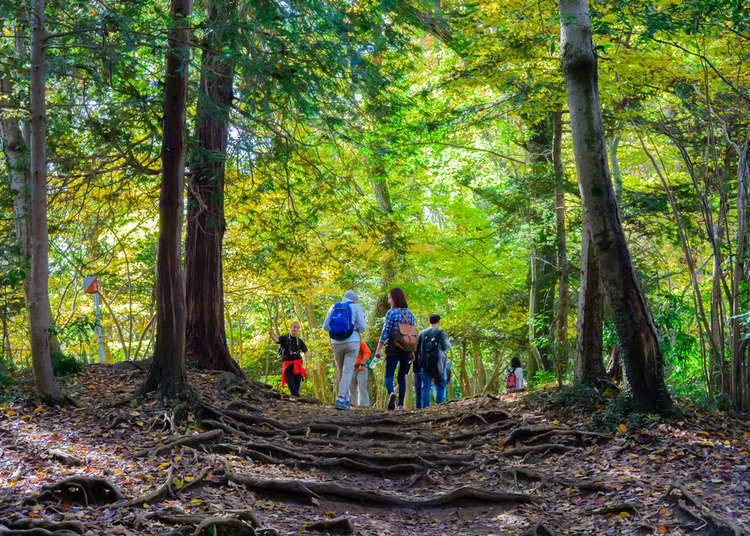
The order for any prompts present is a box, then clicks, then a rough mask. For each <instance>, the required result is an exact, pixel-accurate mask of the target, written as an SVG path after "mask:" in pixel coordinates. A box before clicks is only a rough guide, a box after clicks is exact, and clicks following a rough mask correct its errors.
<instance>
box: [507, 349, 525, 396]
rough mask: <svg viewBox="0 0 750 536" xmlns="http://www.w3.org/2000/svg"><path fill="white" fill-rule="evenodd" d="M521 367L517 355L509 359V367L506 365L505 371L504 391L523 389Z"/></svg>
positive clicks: (510, 391)
mask: <svg viewBox="0 0 750 536" xmlns="http://www.w3.org/2000/svg"><path fill="white" fill-rule="evenodd" d="M523 387H524V385H523V369H522V368H521V360H520V359H519V358H518V357H514V358H513V359H511V360H510V367H508V370H507V372H506V373H505V391H506V392H508V393H512V392H513V391H518V390H520V389H523Z"/></svg>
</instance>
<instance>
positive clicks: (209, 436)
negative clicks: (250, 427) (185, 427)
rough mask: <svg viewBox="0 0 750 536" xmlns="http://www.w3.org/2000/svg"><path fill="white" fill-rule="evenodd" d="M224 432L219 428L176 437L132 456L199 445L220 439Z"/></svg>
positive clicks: (136, 456)
mask: <svg viewBox="0 0 750 536" xmlns="http://www.w3.org/2000/svg"><path fill="white" fill-rule="evenodd" d="M223 437H224V434H223V432H222V431H221V430H210V431H208V432H204V433H202V434H193V435H186V436H182V437H178V438H176V439H173V440H172V441H170V442H169V443H166V444H164V445H156V446H155V447H151V448H147V449H143V450H139V451H137V452H135V453H134V454H133V457H134V458H140V457H142V456H158V455H160V454H162V453H164V452H169V451H171V450H172V449H173V448H175V447H182V446H187V447H200V446H201V445H206V444H210V443H215V442H217V441H221V440H222V438H223Z"/></svg>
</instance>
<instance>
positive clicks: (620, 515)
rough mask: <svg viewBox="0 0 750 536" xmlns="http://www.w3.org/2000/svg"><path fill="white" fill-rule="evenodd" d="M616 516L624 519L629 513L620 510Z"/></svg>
mask: <svg viewBox="0 0 750 536" xmlns="http://www.w3.org/2000/svg"><path fill="white" fill-rule="evenodd" d="M617 517H619V518H620V519H625V518H626V517H630V514H629V513H627V512H620V513H619V514H617Z"/></svg>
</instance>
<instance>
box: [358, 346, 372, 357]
mask: <svg viewBox="0 0 750 536" xmlns="http://www.w3.org/2000/svg"><path fill="white" fill-rule="evenodd" d="M359 353H360V354H361V355H362V361H367V360H368V359H370V356H371V355H372V351H370V347H369V346H367V343H366V342H365V341H359Z"/></svg>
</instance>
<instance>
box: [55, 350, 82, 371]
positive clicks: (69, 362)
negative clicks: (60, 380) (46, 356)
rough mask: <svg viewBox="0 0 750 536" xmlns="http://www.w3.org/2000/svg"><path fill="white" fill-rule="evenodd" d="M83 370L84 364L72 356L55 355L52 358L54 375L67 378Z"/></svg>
mask: <svg viewBox="0 0 750 536" xmlns="http://www.w3.org/2000/svg"><path fill="white" fill-rule="evenodd" d="M82 370H83V363H81V362H80V361H79V360H78V359H76V358H75V357H74V356H72V355H66V354H62V353H60V354H55V355H54V356H52V373H53V374H54V375H55V376H57V377H60V376H67V375H68V374H75V373H76V372H81V371H82Z"/></svg>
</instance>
